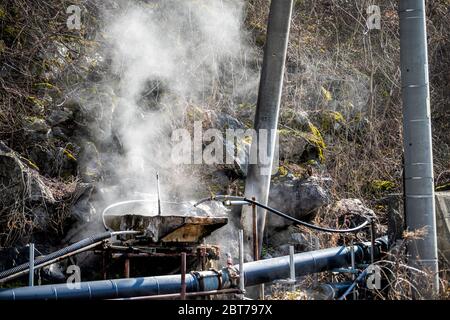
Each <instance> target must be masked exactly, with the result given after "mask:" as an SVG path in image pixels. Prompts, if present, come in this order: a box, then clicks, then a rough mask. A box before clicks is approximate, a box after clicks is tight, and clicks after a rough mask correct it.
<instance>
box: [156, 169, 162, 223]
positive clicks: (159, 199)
mask: <svg viewBox="0 0 450 320" xmlns="http://www.w3.org/2000/svg"><path fill="white" fill-rule="evenodd" d="M156 193H157V197H158V216H160V215H161V193H160V189H159V173H158V172H157V173H156Z"/></svg>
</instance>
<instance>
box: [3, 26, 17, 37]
mask: <svg viewBox="0 0 450 320" xmlns="http://www.w3.org/2000/svg"><path fill="white" fill-rule="evenodd" d="M4 30H5V33H6V34H7V35H9V36H11V37H16V36H17V35H18V34H19V30H18V29H17V28H14V27H13V26H6V27H5V29H4Z"/></svg>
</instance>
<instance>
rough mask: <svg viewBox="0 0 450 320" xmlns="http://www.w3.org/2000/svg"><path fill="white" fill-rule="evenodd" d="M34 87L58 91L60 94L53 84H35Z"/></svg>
mask: <svg viewBox="0 0 450 320" xmlns="http://www.w3.org/2000/svg"><path fill="white" fill-rule="evenodd" d="M33 87H35V88H38V89H49V90H56V91H58V92H60V90H59V88H58V87H56V86H54V85H53V84H51V83H48V82H40V83H35V84H33Z"/></svg>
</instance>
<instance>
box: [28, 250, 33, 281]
mask: <svg viewBox="0 0 450 320" xmlns="http://www.w3.org/2000/svg"><path fill="white" fill-rule="evenodd" d="M29 247H30V248H29V249H30V253H29V261H30V272H29V274H28V285H29V286H30V287H32V286H34V243H30V245H29Z"/></svg>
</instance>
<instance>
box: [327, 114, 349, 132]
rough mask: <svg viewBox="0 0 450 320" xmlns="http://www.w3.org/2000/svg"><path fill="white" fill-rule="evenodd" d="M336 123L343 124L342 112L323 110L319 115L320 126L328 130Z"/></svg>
mask: <svg viewBox="0 0 450 320" xmlns="http://www.w3.org/2000/svg"><path fill="white" fill-rule="evenodd" d="M336 124H345V119H344V116H343V115H342V113H340V112H337V111H324V112H323V114H322V117H321V128H322V129H323V130H325V131H330V130H332V129H333V128H335V125H336Z"/></svg>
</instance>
